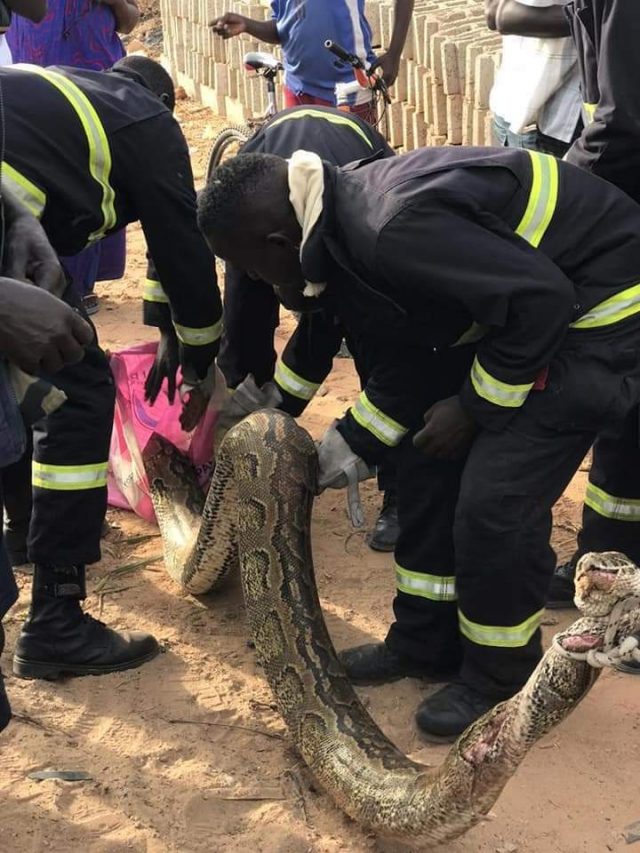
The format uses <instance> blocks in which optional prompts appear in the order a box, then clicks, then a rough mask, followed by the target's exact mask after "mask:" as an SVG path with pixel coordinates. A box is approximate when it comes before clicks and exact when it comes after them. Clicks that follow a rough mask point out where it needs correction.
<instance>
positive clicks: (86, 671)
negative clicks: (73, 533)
mask: <svg viewBox="0 0 640 853" xmlns="http://www.w3.org/2000/svg"><path fill="white" fill-rule="evenodd" d="M85 596H86V592H85V583H84V566H67V567H56V568H54V567H52V566H41V565H36V566H35V571H34V577H33V592H32V596H31V610H30V611H29V616H28V618H27V621H26V622H25V623H24V625H23V626H22V631H21V632H20V637H19V639H18V642H17V644H16V650H15V655H14V658H13V671H14V673H15V674H16V675H17V676H19V677H20V678H47V679H52V680H53V679H56V678H59V677H60V676H61V675H63V674H66V675H103V674H105V673H108V672H119V671H120V670H123V669H133V668H135V667H137V666H140V665H141V664H143V663H145V662H146V661H148V660H151V659H152V658H154V657H155V656H156V655H157V654H158V651H159V649H158V644H157V642H156V641H155V639H154V638H153V637H152V636H151V635H150V634H143V633H141V632H139V631H134V632H131V633H130V632H128V631H127V632H123V633H122V634H118V633H116V631H112V630H111V628H108V627H107V626H106V625H104V624H103V623H102V622H99V621H98V620H97V619H94V618H93V617H92V616H89V614H88V613H83V612H82V608H81V607H80V602H81V601H82V600H83V599H84V598H85Z"/></svg>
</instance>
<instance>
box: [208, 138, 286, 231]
mask: <svg viewBox="0 0 640 853" xmlns="http://www.w3.org/2000/svg"><path fill="white" fill-rule="evenodd" d="M282 163H283V161H282V158H281V157H276V156H275V155H274V154H238V155H237V156H236V157H233V158H232V159H231V160H227V161H226V162H224V163H223V164H222V165H221V166H218V168H217V169H216V170H215V172H214V173H213V175H211V177H210V178H209V183H208V184H207V186H206V187H205V188H204V189H203V190H202V192H201V193H200V194H199V197H198V225H199V226H200V230H201V231H202V233H203V234H205V235H206V236H210V235H212V234H215V235H216V236H231V235H233V234H237V233H238V231H239V230H240V231H242V230H243V229H248V228H249V227H250V223H251V221H252V219H253V218H254V216H255V215H256V214H258V213H259V212H261V211H264V209H265V205H267V204H268V203H269V199H270V198H271V199H273V206H274V208H275V206H276V201H275V199H274V198H273V193H272V190H273V189H275V186H276V184H275V178H276V176H277V175H278V174H279V172H280V170H281V169H282Z"/></svg>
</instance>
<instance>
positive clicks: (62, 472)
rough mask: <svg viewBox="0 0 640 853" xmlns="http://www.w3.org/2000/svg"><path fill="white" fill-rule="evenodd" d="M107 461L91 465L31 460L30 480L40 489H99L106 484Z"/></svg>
mask: <svg viewBox="0 0 640 853" xmlns="http://www.w3.org/2000/svg"><path fill="white" fill-rule="evenodd" d="M107 468H108V463H107V462H98V463H96V464H93V465H44V464H43V463H41V462H33V464H32V469H31V482H32V484H33V485H34V486H38V487H39V488H41V489H52V490H54V491H60V492H72V491H81V490H83V489H101V488H103V486H106V485H107Z"/></svg>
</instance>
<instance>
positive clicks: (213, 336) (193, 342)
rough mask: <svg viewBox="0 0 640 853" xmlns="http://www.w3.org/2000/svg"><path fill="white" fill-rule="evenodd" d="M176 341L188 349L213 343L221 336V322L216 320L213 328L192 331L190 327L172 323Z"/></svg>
mask: <svg viewBox="0 0 640 853" xmlns="http://www.w3.org/2000/svg"><path fill="white" fill-rule="evenodd" d="M173 325H174V328H175V330H176V335H177V336H178V340H179V341H180V342H181V343H183V344H186V345H187V346H190V347H203V346H207V345H208V344H213V343H215V342H216V341H217V340H218V338H219V337H220V335H221V334H222V320H218V322H217V323H214V324H213V326H205V327H204V328H203V329H192V328H191V327H190V326H181V325H179V324H178V323H174V324H173Z"/></svg>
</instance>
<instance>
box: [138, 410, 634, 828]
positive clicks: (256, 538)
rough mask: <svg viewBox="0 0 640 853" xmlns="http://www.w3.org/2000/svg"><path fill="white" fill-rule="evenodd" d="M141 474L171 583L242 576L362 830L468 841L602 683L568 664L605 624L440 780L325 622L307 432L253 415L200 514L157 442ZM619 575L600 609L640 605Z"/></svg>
mask: <svg viewBox="0 0 640 853" xmlns="http://www.w3.org/2000/svg"><path fill="white" fill-rule="evenodd" d="M144 462H145V467H146V470H147V473H148V475H149V481H150V483H151V491H152V498H153V503H154V507H155V511H156V516H157V519H158V524H159V526H160V530H161V533H162V537H163V545H164V552H165V563H166V566H167V569H168V571H169V573H170V575H171V576H172V577H173V578H174V580H175V581H176V582H178V583H179V584H180V585H181V586H182V587H183V588H184V589H186V590H188V591H190V592H192V593H196V594H197V593H203V592H206V591H208V590H210V589H212V588H214V587H215V586H216V585H217V584H218V583H219V582H220V581H221V579H222V578H223V577H224V576H225V575H226V574H227V573H228V572H229V571H230V570H231V569H232V568H233V567H234V566H235V565H236V564H239V567H240V572H241V578H242V588H243V593H244V599H245V603H246V608H247V615H248V621H249V625H250V629H251V632H252V635H253V639H254V642H255V648H256V653H257V655H258V658H259V661H260V663H261V665H262V667H263V668H264V672H265V675H266V678H267V680H268V682H269V685H270V687H271V689H272V691H273V695H274V698H275V700H276V703H277V705H278V709H279V711H280V713H281V715H282V717H283V718H284V720H285V723H286V725H287V727H288V729H289V732H290V735H291V737H292V739H293V741H294V744H295V746H296V748H297V749H298V751H299V753H300V755H301V756H302V758H303V759H304V761H305V762H306V764H307V765H308V767H309V768H310V770H311V772H312V774H313V775H314V777H315V778H316V780H317V781H318V782H319V784H320V785H321V786H322V787H323V788H324V789H325V790H326V791H327V793H328V794H329V795H330V796H331V797H332V799H333V800H334V802H335V803H336V804H337V805H338V806H339V807H340V808H342V809H343V810H344V811H345V812H346V813H347V814H348V815H350V816H351V817H352V818H353V819H354V820H356V821H357V822H358V823H360V824H361V825H362V826H363V827H365V828H367V829H371V830H374V831H376V832H379V833H380V834H384V835H390V836H395V837H405V838H407V837H409V838H412V837H416V838H417V837H419V838H420V839H421V840H425V841H430V842H434V843H435V842H442V841H445V840H447V839H451V838H454V837H456V836H458V835H460V834H462V833H463V832H465V831H466V830H468V829H470V828H471V827H472V826H473V825H474V824H476V823H477V822H478V821H480V820H482V819H483V817H484V816H485V815H486V814H487V812H488V811H489V810H490V809H491V807H492V806H493V804H494V803H495V800H496V799H497V798H498V796H499V794H500V792H501V791H502V789H503V787H504V785H505V784H506V782H507V781H508V780H509V778H510V777H511V776H512V775H513V773H514V772H515V770H516V769H517V766H518V765H519V764H520V762H521V761H522V759H523V758H524V756H525V755H526V753H527V751H528V750H529V748H530V747H531V746H532V745H533V743H535V741H536V740H538V739H539V738H540V737H541V736H542V735H544V734H545V733H546V732H547V731H548V730H549V729H550V728H551V727H552V726H554V725H555V724H556V723H558V722H559V721H560V720H562V719H563V718H564V717H565V716H567V714H568V713H570V711H571V710H573V708H574V707H575V705H576V704H577V703H578V702H579V701H580V700H581V699H582V698H583V697H584V696H585V695H586V693H587V692H588V690H589V689H590V688H591V686H592V685H593V683H594V682H595V680H596V678H597V674H598V671H597V670H594V669H593V668H592V667H591V666H590V665H589V663H587V662H585V661H581V660H580V661H579V660H573V659H569V658H567V657H565V656H564V655H563V654H562V653H561V652H562V642H563V641H564V638H566V637H573V636H574V635H573V634H572V633H571V632H572V630H573V628H574V627H576V632H577V635H578V636H581V635H582V634H583V633H584V631H586V630H587V629H588V632H589V637H590V638H592V636H593V635H595V636H596V637H602V638H604V636H605V630H606V627H607V626H606V624H605V623H606V618H604V617H600V615H598V616H597V618H591V619H589V620H588V626H587V628H585V626H584V624H583V622H584V620H579V621H578V622H577V623H576V626H572V628H570V629H569V630H568V631H567V632H565V633H564V634H563V635H559V642H558V644H557V645H556V647H555V648H552V649H550V650H549V651H548V652H547V653H546V655H545V656H544V658H543V660H542V661H541V663H540V665H539V666H538V668H537V669H536V671H535V672H534V674H533V675H532V676H531V678H530V680H529V682H528V683H527V685H526V686H525V687H524V688H523V690H522V691H521V692H520V693H519V694H517V695H516V696H514V697H513V698H512V699H510V700H508V701H507V702H503V703H501V704H500V705H498V706H497V707H496V708H494V709H493V710H491V711H490V712H489V713H488V714H486V715H485V716H484V717H483V718H482V719H481V720H479V721H478V722H476V723H474V724H473V725H472V726H471V727H470V728H469V729H468V730H467V731H466V732H465V733H464V734H463V735H462V737H461V738H460V739H459V740H458V742H457V743H456V744H455V745H454V746H453V747H452V748H451V750H450V752H449V754H448V756H447V758H446V760H445V762H444V763H443V765H442V766H441V767H440V768H439V769H433V768H431V767H425V766H423V765H421V764H418V763H416V762H414V761H411V760H410V759H409V758H407V757H406V756H405V755H404V754H403V753H402V752H401V751H400V750H399V749H398V748H397V747H396V746H395V745H394V744H393V743H392V742H391V741H390V740H389V739H388V738H387V737H386V736H385V735H384V733H383V732H382V731H381V730H380V728H379V727H378V726H377V725H376V723H375V722H374V721H373V719H372V718H371V716H370V715H369V713H368V712H367V711H366V709H365V708H364V706H363V705H362V704H361V702H360V701H359V699H358V697H357V695H356V693H355V691H354V689H353V687H352V685H351V683H350V682H349V680H348V679H347V677H346V675H345V673H344V671H343V669H342V666H341V664H340V663H339V661H338V659H337V656H336V653H335V650H334V648H333V644H332V642H331V639H330V637H329V633H328V631H327V628H326V625H325V622H324V618H323V615H322V608H321V605H320V601H319V598H318V592H317V587H316V582H315V577H314V569H313V557H312V551H311V510H312V505H313V498H314V494H315V491H316V478H317V456H316V450H315V445H314V443H313V441H312V439H311V437H310V436H309V435H308V433H307V432H306V431H305V430H303V429H302V428H301V427H300V426H298V425H297V424H296V422H295V421H294V420H293V418H291V417H290V416H288V415H285V414H283V413H281V412H278V411H272V410H265V411H261V412H257V413H255V414H253V415H250V416H249V417H248V418H246V419H245V420H244V421H242V422H241V423H240V424H238V425H237V426H236V427H234V428H233V429H232V430H231V431H230V432H229V433H228V434H227V436H226V437H225V439H224V441H223V443H222V444H221V446H220V448H219V451H218V456H217V459H216V469H215V473H214V478H213V481H212V483H211V487H210V489H209V493H208V495H207V498H206V501H204V502H203V498H202V495H201V493H200V490H199V487H198V484H197V481H196V479H195V475H194V472H193V470H192V469H191V468H190V465H189V464H188V462H187V461H186V460H185V459H184V458H183V457H181V455H180V454H179V453H178V452H177V451H176V450H175V448H173V447H172V446H171V445H169V444H168V443H166V442H164V441H163V440H162V439H160V438H159V437H154V438H153V439H152V440H151V442H150V443H149V445H148V447H147V449H146V451H145V453H144ZM583 559H584V558H583ZM618 573H619V574H620V578H619V577H618ZM614 576H615V580H614V588H613V590H608V591H606V592H605V593H602V594H603V595H605V597H606V596H607V595H608V596H609V597H611V599H612V600H617V597H625V596H627V597H628V596H631V595H637V596H640V573H639V572H638V569H637V568H636V567H635V566H634V565H633V564H631V563H630V562H629V561H626V562H624V560H623V561H620V565H619V566H617V567H616V570H615V573H614ZM594 577H595V575H594ZM588 586H589V584H588V583H587V587H588ZM618 587H619V590H618ZM594 591H595V592H594ZM590 594H597V595H598V596H601V591H600V590H599V589H597V584H596V585H595V586H594V589H593V590H591V588H590V587H589V589H588V590H587V592H586V593H585V612H586V611H588V606H589V595H590ZM637 630H640V598H639V599H638V607H634V608H633V609H631V610H630V611H629V612H628V613H627V614H626V616H625V619H624V620H623V621H622V623H621V625H620V626H619V627H618V629H617V630H616V631H615V632H613V634H612V632H611V629H610V626H609V634H608V638H609V639H608V641H609V643H611V642H613V641H614V640H615V641H616V642H617V641H618V640H621V639H623V638H624V637H627V636H629V635H630V634H632V633H633V632H634V631H637ZM612 637H613V640H612ZM556 639H558V638H556ZM590 642H593V640H592V639H590Z"/></svg>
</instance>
